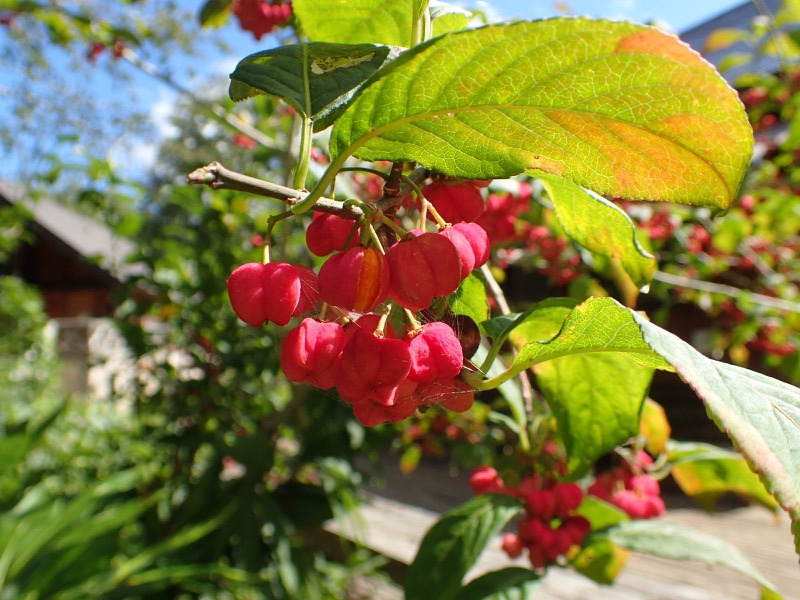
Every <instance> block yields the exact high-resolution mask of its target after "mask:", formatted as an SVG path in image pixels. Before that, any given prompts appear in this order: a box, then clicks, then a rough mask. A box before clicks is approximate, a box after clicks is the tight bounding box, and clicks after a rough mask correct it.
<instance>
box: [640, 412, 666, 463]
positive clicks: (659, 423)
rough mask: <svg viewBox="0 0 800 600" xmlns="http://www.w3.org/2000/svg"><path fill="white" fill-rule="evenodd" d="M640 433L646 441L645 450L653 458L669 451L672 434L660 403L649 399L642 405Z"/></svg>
mask: <svg viewBox="0 0 800 600" xmlns="http://www.w3.org/2000/svg"><path fill="white" fill-rule="evenodd" d="M639 433H640V434H641V435H642V437H644V439H645V450H647V451H648V452H649V453H650V454H652V455H653V456H656V455H658V454H661V453H662V452H664V451H665V450H666V449H667V442H669V436H670V435H671V434H672V428H671V427H670V424H669V420H668V419H667V413H666V412H665V411H664V407H663V406H661V405H660V404H659V403H658V402H656V401H654V400H652V399H650V398H648V399H647V400H645V402H644V405H642V420H641V421H640V422H639Z"/></svg>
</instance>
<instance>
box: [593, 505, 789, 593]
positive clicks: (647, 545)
mask: <svg viewBox="0 0 800 600" xmlns="http://www.w3.org/2000/svg"><path fill="white" fill-rule="evenodd" d="M602 536H603V537H606V538H607V539H608V540H609V541H611V542H613V543H614V544H616V545H617V546H620V547H621V548H625V549H627V550H632V551H634V552H642V553H645V554H651V555H653V556H660V557H661V558H670V559H673V560H699V561H702V562H705V563H707V564H710V565H722V566H725V567H728V568H729V569H733V570H734V571H737V572H739V573H742V574H743V575H746V576H747V577H750V578H752V579H753V580H755V581H757V582H758V583H759V585H761V586H762V587H763V588H766V589H767V590H769V591H772V592H777V589H776V588H775V586H774V585H773V584H772V583H771V582H770V581H769V580H767V579H766V577H764V576H763V575H762V574H761V572H760V571H759V570H758V569H756V568H755V567H754V566H753V564H752V563H751V562H750V561H749V560H747V558H745V557H744V555H743V554H742V553H741V552H740V551H739V549H738V548H736V546H733V545H731V544H729V543H728V542H726V541H724V540H721V539H719V538H717V537H714V536H712V535H708V534H705V533H701V532H698V531H694V530H692V529H689V528H686V527H682V526H680V525H676V524H674V523H665V522H663V521H661V520H659V519H652V520H636V521H626V522H624V523H620V524H619V525H617V526H615V527H612V528H611V529H608V530H606V531H605V532H603V533H602Z"/></svg>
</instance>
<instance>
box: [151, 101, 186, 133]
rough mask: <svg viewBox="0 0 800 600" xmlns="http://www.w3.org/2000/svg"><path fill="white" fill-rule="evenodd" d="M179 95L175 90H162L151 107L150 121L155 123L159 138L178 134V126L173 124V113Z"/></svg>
mask: <svg viewBox="0 0 800 600" xmlns="http://www.w3.org/2000/svg"><path fill="white" fill-rule="evenodd" d="M177 102H178V96H177V95H176V94H175V93H174V92H168V91H162V92H161V93H160V94H159V97H158V100H156V101H155V102H154V103H153V106H152V107H151V108H150V121H151V122H152V123H153V125H155V128H156V131H157V132H158V137H159V139H166V138H171V137H175V136H176V135H178V133H179V132H178V128H177V127H175V126H174V125H173V124H172V115H173V113H174V111H175V104H176V103H177Z"/></svg>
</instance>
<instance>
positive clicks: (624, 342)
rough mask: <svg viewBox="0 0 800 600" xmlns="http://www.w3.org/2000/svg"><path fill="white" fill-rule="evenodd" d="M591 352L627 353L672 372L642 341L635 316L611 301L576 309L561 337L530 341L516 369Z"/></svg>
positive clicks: (590, 301)
mask: <svg viewBox="0 0 800 600" xmlns="http://www.w3.org/2000/svg"><path fill="white" fill-rule="evenodd" d="M515 333H516V332H515ZM512 335H513V334H512ZM591 352H624V353H626V354H627V355H628V356H630V357H631V358H632V359H633V360H634V361H636V362H638V363H639V364H641V365H644V366H648V367H653V368H657V369H665V370H672V367H671V366H670V365H669V364H668V363H667V362H666V361H664V359H663V358H661V356H659V354H657V353H656V352H655V351H654V350H653V349H652V348H651V347H650V346H648V345H647V343H645V341H644V340H643V339H642V334H641V332H640V331H639V327H638V325H637V321H636V320H634V317H633V313H632V312H631V311H630V310H628V309H626V308H624V307H623V306H621V305H620V304H619V303H618V302H616V301H615V300H613V299H611V298H589V299H588V300H586V301H585V302H583V303H581V304H580V305H578V306H577V307H575V308H574V309H573V310H572V312H570V313H569V315H568V316H567V318H566V320H565V321H564V323H563V325H562V327H561V331H560V332H559V333H558V335H557V336H555V337H554V338H552V339H550V340H544V341H538V340H535V339H532V340H530V341H528V343H526V344H525V345H524V346H523V347H522V348H521V349H520V351H519V353H518V354H517V357H516V359H515V360H514V367H515V370H517V369H519V370H522V369H526V368H528V367H531V366H533V365H535V364H539V363H542V362H545V361H546V360H552V359H554V358H559V357H561V356H570V355H573V354H586V353H591Z"/></svg>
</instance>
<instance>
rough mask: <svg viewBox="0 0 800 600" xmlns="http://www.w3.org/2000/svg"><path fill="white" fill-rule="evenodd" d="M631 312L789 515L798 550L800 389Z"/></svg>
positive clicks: (799, 517) (799, 516) (799, 528)
mask: <svg viewBox="0 0 800 600" xmlns="http://www.w3.org/2000/svg"><path fill="white" fill-rule="evenodd" d="M631 314H633V318H634V319H635V320H636V322H637V323H638V324H639V327H641V330H642V335H643V337H644V340H645V341H646V342H647V343H648V344H649V345H650V346H651V347H652V348H653V349H654V350H655V351H657V352H658V353H659V354H661V356H663V357H664V358H665V359H666V360H667V361H669V363H670V364H671V365H672V366H673V367H675V370H676V371H677V372H678V374H679V375H680V376H681V378H683V380H684V381H686V382H687V383H688V384H689V385H690V386H692V388H693V389H694V391H695V392H696V393H697V395H698V396H699V397H700V398H701V399H702V400H703V402H704V403H705V405H706V408H707V409H708V411H709V413H710V415H711V417H712V418H713V419H714V421H715V422H716V424H717V426H718V427H719V428H720V429H721V430H722V431H725V432H726V433H727V434H728V435H729V436H730V437H731V439H732V440H733V441H734V443H735V444H736V447H737V448H738V450H739V451H740V452H741V453H742V454H743V455H744V457H745V459H746V460H747V464H748V465H750V468H751V469H752V470H753V471H755V472H756V473H758V474H759V475H760V476H761V478H762V481H763V482H764V484H765V486H766V487H767V489H768V490H769V491H770V493H772V494H773V495H774V496H775V498H776V499H777V500H778V502H779V503H780V505H781V506H782V507H783V508H784V509H786V511H787V512H788V513H789V515H790V517H791V519H792V532H793V533H794V539H795V549H796V550H797V552H798V553H800V389H798V388H796V387H794V386H791V385H789V384H787V383H784V382H782V381H778V380H776V379H772V378H771V377H767V376H766V375H762V374H760V373H754V372H752V371H748V370H747V369H743V368H741V367H736V366H733V365H729V364H725V363H721V362H718V361H715V360H712V359H710V358H707V357H705V356H703V355H702V354H700V353H699V352H698V351H697V350H695V349H694V348H692V347H691V346H689V345H688V344H687V343H686V342H684V341H683V340H681V339H680V338H678V337H677V336H675V335H673V334H671V333H669V332H667V331H664V330H663V329H661V328H659V327H657V326H655V325H653V324H652V323H650V322H649V321H646V320H645V319H643V318H642V317H641V316H639V315H636V314H635V313H631Z"/></svg>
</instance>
